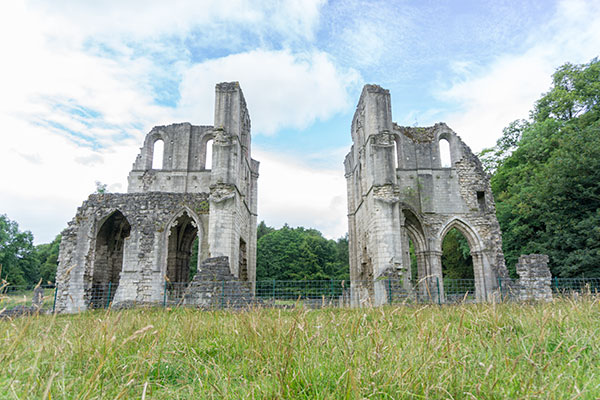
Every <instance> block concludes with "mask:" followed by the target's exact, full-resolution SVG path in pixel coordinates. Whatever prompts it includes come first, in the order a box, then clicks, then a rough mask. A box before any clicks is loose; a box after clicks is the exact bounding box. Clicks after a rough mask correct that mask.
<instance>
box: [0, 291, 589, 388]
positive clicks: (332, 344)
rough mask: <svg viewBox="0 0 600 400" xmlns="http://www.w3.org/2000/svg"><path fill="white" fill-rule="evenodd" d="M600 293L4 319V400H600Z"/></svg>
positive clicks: (0, 375) (0, 332)
mask: <svg viewBox="0 0 600 400" xmlns="http://www.w3.org/2000/svg"><path fill="white" fill-rule="evenodd" d="M599 320H600V305H599V303H598V299H594V298H585V299H583V300H579V301H571V300H560V301H555V302H554V303H550V304H535V305H532V304H499V305H495V304H478V305H462V306H444V307H439V306H423V307H406V306H404V307H389V306H388V307H383V308H376V309H322V310H306V309H295V310H276V309H257V310H252V311H247V312H230V311H214V312H203V311H197V310H194V309H174V310H161V309H137V310H126V311H114V312H106V311H93V312H86V313H83V314H79V315H62V316H38V317H23V318H18V319H16V320H14V321H10V320H2V321H0V347H1V348H2V349H3V351H2V352H0V364H1V365H2V368H1V369H0V398H3V399H24V398H28V399H30V398H43V399H49V398H52V399H55V398H56V399H92V398H137V399H140V398H142V399H167V398H168V399H199V398H201V399H211V398H214V399H243V398H267V399H278V398H288V399H292V398H293V399H361V398H374V399H391V398H393V399H398V398H402V399H423V398H431V399H433V398H436V399H442V398H444V399H445V398H448V399H451V398H454V399H470V398H478V399H501V398H506V399H509V398H510V399H534V398H535V399H537V398H546V399H565V398H581V399H593V398H598V397H599V396H600V373H599V372H600V370H599V368H598V366H599V365H600V335H598V321H599Z"/></svg>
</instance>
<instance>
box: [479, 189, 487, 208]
mask: <svg viewBox="0 0 600 400" xmlns="http://www.w3.org/2000/svg"><path fill="white" fill-rule="evenodd" d="M477 204H478V205H479V211H486V206H485V192H477Z"/></svg>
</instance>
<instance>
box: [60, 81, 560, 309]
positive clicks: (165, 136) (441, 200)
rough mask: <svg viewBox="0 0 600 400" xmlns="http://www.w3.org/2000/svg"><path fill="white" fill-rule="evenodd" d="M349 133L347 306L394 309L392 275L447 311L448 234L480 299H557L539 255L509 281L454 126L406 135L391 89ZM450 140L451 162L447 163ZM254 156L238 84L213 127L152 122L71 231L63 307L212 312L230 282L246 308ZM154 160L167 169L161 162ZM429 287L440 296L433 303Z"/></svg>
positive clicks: (492, 219) (525, 260) (484, 198)
mask: <svg viewBox="0 0 600 400" xmlns="http://www.w3.org/2000/svg"><path fill="white" fill-rule="evenodd" d="M351 132H352V140H353V146H352V149H351V150H350V153H349V154H348V155H347V156H346V159H345V161H344V165H345V176H346V180H347V195H348V227H349V246H350V248H349V254H350V279H351V284H350V291H349V292H348V291H347V292H346V293H344V294H343V296H341V297H340V301H341V298H346V297H347V298H350V299H351V300H350V302H351V303H352V304H354V305H362V304H371V305H378V304H383V303H386V302H387V301H389V292H388V291H386V290H389V288H388V289H386V287H385V283H384V282H385V281H386V280H387V282H390V280H391V279H394V281H395V282H401V285H402V288H400V289H401V290H403V291H405V292H406V293H409V294H411V295H412V296H419V295H420V294H421V295H424V294H427V295H429V298H430V299H431V298H432V297H433V298H435V301H437V302H444V300H445V299H444V290H443V287H442V290H440V288H439V285H440V284H442V285H443V280H442V278H443V277H442V263H441V255H442V248H441V246H442V241H443V239H444V236H445V235H446V234H447V233H448V232H449V231H450V230H451V229H452V228H456V229H458V230H459V231H460V232H461V233H462V234H463V235H464V236H465V238H466V239H467V241H468V244H469V247H470V250H471V255H472V259H473V269H474V277H475V288H474V289H475V299H476V300H478V301H485V300H490V299H492V298H493V297H494V296H496V295H497V294H498V289H499V288H498V286H499V282H500V280H504V281H505V282H508V284H509V286H510V288H511V291H512V292H514V293H516V294H517V296H516V297H517V298H520V299H528V298H532V297H533V298H539V299H547V298H548V297H549V296H551V292H550V291H549V280H550V275H549V270H548V268H547V258H544V256H538V255H531V256H523V257H522V259H521V260H519V265H518V266H517V270H518V271H520V272H519V273H520V274H521V277H522V279H521V280H519V281H518V282H513V281H511V280H510V278H509V277H508V273H507V270H506V267H505V265H504V256H503V253H502V238H501V232H500V227H499V224H498V221H497V220H496V214H495V206H494V200H493V196H492V192H491V189H490V184H489V179H488V177H487V175H486V174H485V172H484V171H483V168H482V166H481V163H480V161H479V160H478V159H477V157H476V156H475V155H474V154H473V153H472V152H471V150H470V149H469V148H468V147H467V145H466V144H464V143H463V142H462V140H461V139H460V138H459V137H458V135H456V133H454V132H453V131H452V130H451V129H450V128H449V127H448V126H446V125H445V124H443V123H438V124H436V125H434V126H432V127H426V128H418V127H402V126H398V125H397V124H395V123H393V122H392V114H391V102H390V94H389V91H387V90H385V89H383V88H381V87H379V86H376V85H366V86H365V87H364V89H363V91H362V95H361V97H360V100H359V103H358V106H357V109H356V113H355V115H354V119H353V121H352V130H351ZM444 141H446V142H447V144H448V146H449V155H450V164H449V165H443V164H442V160H441V157H440V143H441V142H444ZM211 143H212V144H211ZM160 145H162V147H161V146H160ZM211 148H212V165H207V158H208V157H207V154H208V152H209V151H210V149H211ZM161 149H162V150H161ZM250 149H251V138H250V117H249V114H248V110H247V108H246V103H245V100H244V96H243V94H242V91H241V89H240V86H239V84H238V83H237V82H232V83H220V84H218V85H217V86H216V96H215V117H214V125H213V126H194V125H191V124H189V123H181V124H172V125H168V126H157V127H154V128H153V129H152V130H151V131H150V133H148V135H147V136H146V139H145V141H144V145H143V147H142V148H141V151H140V154H139V155H138V156H137V158H136V160H135V162H134V164H133V169H132V170H131V172H130V173H129V177H128V191H127V193H97V194H92V195H90V196H89V198H88V199H87V200H86V201H85V202H84V203H83V205H82V206H81V207H80V208H79V209H78V210H77V213H76V215H75V217H74V218H73V220H72V221H71V222H70V223H69V226H68V227H67V229H65V231H64V232H63V233H62V242H61V246H60V255H59V267H58V271H57V281H56V282H57V298H56V311H58V312H77V311H80V310H85V309H88V308H95V307H101V306H103V304H102V303H105V304H109V303H110V304H114V305H115V306H118V305H123V306H125V305H129V304H157V303H161V302H162V301H164V299H165V298H166V296H167V289H168V290H169V291H170V292H176V297H178V298H181V302H182V303H183V304H191V305H196V306H210V305H211V304H213V303H211V301H214V298H216V295H215V294H216V293H217V292H218V291H219V288H218V287H217V282H223V289H221V290H224V287H225V286H224V283H225V282H227V283H228V285H229V287H233V288H234V289H230V290H231V293H234V294H235V296H237V297H242V298H244V299H250V300H251V299H252V297H253V295H254V290H255V284H256V222H257V221H256V219H257V179H258V167H259V163H258V162H257V161H255V160H253V159H252V158H251V152H250ZM159 151H162V152H163V158H162V160H163V161H162V165H153V160H154V158H155V157H154V155H155V154H154V153H155V152H159ZM196 239H197V240H198V263H197V266H196V268H197V273H196V274H195V275H194V276H193V279H192V277H191V275H193V274H192V273H191V272H190V270H191V267H190V258H191V254H192V246H193V243H194V241H195V240H196ZM409 241H411V242H412V243H413V245H414V248H415V252H416V257H417V270H418V271H417V274H416V275H417V278H418V279H416V280H413V279H411V274H412V271H411V270H410V255H409ZM433 280H435V281H436V284H437V285H438V287H437V292H435V293H433V294H432V292H431V289H432V287H433ZM170 282H171V283H173V284H174V285H175V286H169V283H170ZM210 282H214V284H211V283H210ZM426 292H427V293H426ZM519 293H520V294H519ZM211 298H212V300H211ZM246 304H247V303H246Z"/></svg>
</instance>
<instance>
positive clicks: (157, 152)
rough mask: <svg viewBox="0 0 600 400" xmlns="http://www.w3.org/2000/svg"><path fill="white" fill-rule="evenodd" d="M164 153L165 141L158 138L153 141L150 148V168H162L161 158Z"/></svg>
mask: <svg viewBox="0 0 600 400" xmlns="http://www.w3.org/2000/svg"><path fill="white" fill-rule="evenodd" d="M164 155H165V142H164V141H163V140H162V139H158V140H157V141H156V142H154V148H153V150H152V169H163V158H164Z"/></svg>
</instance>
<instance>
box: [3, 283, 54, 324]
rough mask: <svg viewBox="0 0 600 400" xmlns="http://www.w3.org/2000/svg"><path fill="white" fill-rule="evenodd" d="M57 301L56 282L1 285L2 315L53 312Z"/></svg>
mask: <svg viewBox="0 0 600 400" xmlns="http://www.w3.org/2000/svg"><path fill="white" fill-rule="evenodd" d="M55 302H56V290H55V286H54V284H51V285H37V286H31V285H29V286H15V285H8V284H5V285H2V286H0V316H11V315H21V314H29V313H35V312H52V311H54V304H55Z"/></svg>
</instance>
